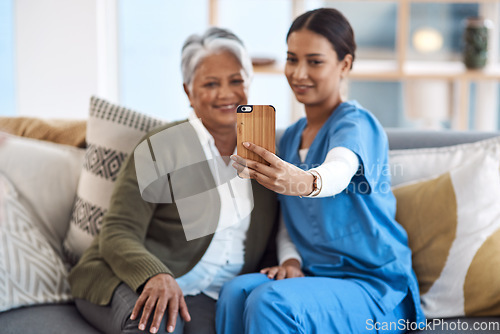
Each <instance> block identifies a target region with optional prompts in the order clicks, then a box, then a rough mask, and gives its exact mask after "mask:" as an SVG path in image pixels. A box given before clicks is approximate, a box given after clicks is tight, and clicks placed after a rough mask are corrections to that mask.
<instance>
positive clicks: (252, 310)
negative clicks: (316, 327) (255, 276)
mask: <svg viewBox="0 0 500 334" xmlns="http://www.w3.org/2000/svg"><path fill="white" fill-rule="evenodd" d="M286 283H287V282H285V281H273V282H271V283H269V284H264V285H261V286H259V287H258V288H256V289H255V290H254V291H252V293H251V294H250V295H249V296H248V298H247V300H246V303H245V316H248V317H255V316H258V317H260V318H262V317H267V316H272V314H275V313H276V312H279V313H281V312H283V311H285V309H286V310H287V311H285V312H286V313H289V312H290V311H291V310H292V309H293V307H294V305H295V303H296V302H297V301H296V300H295V298H294V297H293V296H292V295H293V293H291V291H290V290H289V288H288V284H286Z"/></svg>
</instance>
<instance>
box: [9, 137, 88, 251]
mask: <svg viewBox="0 0 500 334" xmlns="http://www.w3.org/2000/svg"><path fill="white" fill-rule="evenodd" d="M84 155H85V150H84V149H81V148H76V147H71V146H67V145H61V144H55V143H49V142H46V141H42V140H37V139H31V138H24V137H17V136H13V135H7V136H6V138H5V139H4V141H3V142H2V143H1V144H0V172H2V173H4V175H5V176H6V177H7V178H8V179H9V180H10V181H11V182H12V183H13V184H14V185H15V186H16V190H17V192H18V193H19V194H20V196H22V198H24V199H25V200H26V202H28V203H29V206H30V208H32V209H33V214H34V215H35V216H36V218H37V219H38V220H37V227H38V228H39V229H40V231H41V232H42V233H43V235H44V236H45V237H46V238H47V240H48V241H49V242H50V244H51V246H52V247H53V248H54V249H55V250H56V251H57V252H58V254H59V255H60V256H61V257H63V253H62V243H63V240H64V237H65V236H66V232H67V231H68V222H69V219H70V217H71V211H72V209H73V204H74V201H75V194H76V189H77V187H78V180H79V178H80V173H81V169H82V162H83V157H84Z"/></svg>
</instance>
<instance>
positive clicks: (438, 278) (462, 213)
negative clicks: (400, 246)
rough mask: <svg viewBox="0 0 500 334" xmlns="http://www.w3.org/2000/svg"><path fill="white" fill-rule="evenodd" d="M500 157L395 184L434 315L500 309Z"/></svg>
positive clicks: (399, 214)
mask: <svg viewBox="0 0 500 334" xmlns="http://www.w3.org/2000/svg"><path fill="white" fill-rule="evenodd" d="M499 161H500V159H499V156H498V154H491V152H490V154H488V153H487V152H486V151H484V150H483V151H482V155H477V156H476V157H475V158H474V159H473V160H471V161H469V162H467V163H464V164H462V165H461V166H459V167H458V168H455V169H452V170H450V171H449V172H446V173H444V174H442V175H440V176H438V177H436V178H433V179H428V180H426V181H417V182H414V183H411V184H406V185H401V186H399V187H396V188H395V189H394V194H395V196H396V199H397V213H396V220H397V221H398V222H399V223H401V225H402V226H403V227H404V228H405V229H406V231H407V232H408V240H409V245H410V248H411V249H412V251H413V267H414V269H415V272H416V275H417V278H418V281H419V285H420V293H421V299H422V306H423V309H424V313H425V315H426V316H427V317H428V318H442V317H457V316H464V315H465V316H499V315H500V247H499V245H500V162H499Z"/></svg>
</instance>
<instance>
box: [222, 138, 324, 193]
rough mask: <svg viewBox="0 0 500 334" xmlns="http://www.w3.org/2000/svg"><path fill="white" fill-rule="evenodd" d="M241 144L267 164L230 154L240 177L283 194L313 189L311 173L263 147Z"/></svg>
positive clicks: (306, 191) (309, 191)
mask: <svg viewBox="0 0 500 334" xmlns="http://www.w3.org/2000/svg"><path fill="white" fill-rule="evenodd" d="M243 146H245V147H246V148H247V149H248V150H250V151H252V152H255V153H257V154H258V155H259V156H261V157H262V158H263V159H264V160H266V161H267V162H268V163H269V166H267V165H265V164H262V163H260V162H257V161H253V160H246V159H244V158H242V157H240V156H238V155H232V156H231V159H232V160H234V161H235V162H234V163H233V167H234V168H236V170H237V171H238V175H240V176H241V177H243V178H252V179H255V180H256V181H257V182H259V183H260V184H262V185H263V186H264V187H266V188H268V189H270V190H273V191H275V192H277V193H279V194H283V195H290V196H307V195H309V194H310V193H311V192H312V191H313V181H314V177H313V176H312V174H310V173H308V172H306V171H304V170H302V169H300V168H299V167H297V166H294V165H292V164H290V163H288V162H285V161H283V160H281V159H280V158H278V157H277V156H276V155H275V154H273V153H271V152H269V151H268V150H266V149H265V148H263V147H260V146H258V145H255V144H252V143H247V142H245V143H243Z"/></svg>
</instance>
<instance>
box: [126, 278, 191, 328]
mask: <svg viewBox="0 0 500 334" xmlns="http://www.w3.org/2000/svg"><path fill="white" fill-rule="evenodd" d="M167 307H168V318H167V332H169V333H171V332H173V331H174V329H175V323H176V320H177V314H178V313H180V314H181V317H182V318H183V319H184V320H185V321H191V316H190V315H189V312H188V308H187V305H186V301H185V300H184V295H183V294H182V290H181V288H180V287H179V285H178V284H177V282H176V281H175V279H174V278H173V277H172V276H171V275H168V274H158V275H156V276H153V277H151V278H150V279H149V280H148V282H147V283H146V285H145V286H144V289H143V290H142V293H141V295H140V296H139V299H137V302H136V303H135V306H134V309H133V310H132V315H131V316H130V319H131V320H135V319H136V318H137V316H138V315H139V314H140V313H141V310H142V317H141V320H140V321H139V329H140V330H141V331H142V330H145V329H146V324H147V323H148V320H149V317H150V315H151V313H152V312H153V310H154V311H155V312H154V317H153V322H152V323H151V327H150V329H149V331H150V332H151V333H157V332H158V328H160V324H161V320H162V318H163V315H164V314H165V310H166V309H167Z"/></svg>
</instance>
